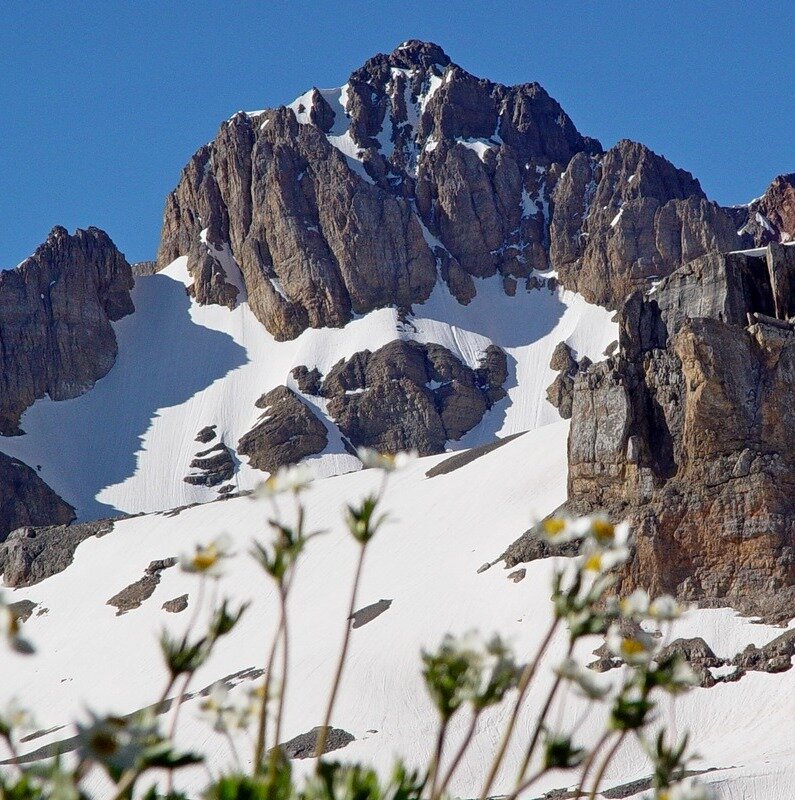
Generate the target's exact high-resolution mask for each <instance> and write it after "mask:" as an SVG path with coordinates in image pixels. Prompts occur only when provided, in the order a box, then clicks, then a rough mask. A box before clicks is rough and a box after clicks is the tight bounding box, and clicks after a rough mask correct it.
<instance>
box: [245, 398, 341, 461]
mask: <svg viewBox="0 0 795 800" xmlns="http://www.w3.org/2000/svg"><path fill="white" fill-rule="evenodd" d="M255 405H256V406H257V408H261V409H264V411H263V413H262V414H261V415H260V418H259V422H257V424H256V425H255V426H254V427H253V428H252V429H251V430H250V431H249V432H248V433H246V434H245V435H244V436H242V437H241V438H240V441H239V442H238V443H237V452H238V453H240V455H245V456H248V457H249V464H251V466H252V467H254V468H255V469H261V470H264V471H265V472H275V471H276V470H278V469H279V467H282V466H285V465H286V464H295V463H297V462H299V461H300V460H301V459H302V458H305V457H306V456H311V455H315V454H316V453H322V452H323V450H324V449H325V448H326V445H327V444H328V433H327V432H326V426H325V425H324V424H323V422H322V421H321V420H320V419H318V417H317V415H316V414H315V413H314V411H312V409H310V408H309V406H308V405H307V404H306V403H305V402H304V401H303V400H301V398H299V397H298V395H297V394H296V393H295V392H293V391H292V390H291V389H288V388H287V387H286V386H277V387H276V388H275V389H272V390H271V391H270V392H268V393H267V394H264V395H263V396H262V397H260V398H259V400H257V402H256V403H255Z"/></svg>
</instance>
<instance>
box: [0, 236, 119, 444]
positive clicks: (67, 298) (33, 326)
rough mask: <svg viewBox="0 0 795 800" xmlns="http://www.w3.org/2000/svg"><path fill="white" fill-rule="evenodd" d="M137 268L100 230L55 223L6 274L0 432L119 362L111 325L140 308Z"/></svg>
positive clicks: (0, 332)
mask: <svg viewBox="0 0 795 800" xmlns="http://www.w3.org/2000/svg"><path fill="white" fill-rule="evenodd" d="M132 286H133V277H132V273H131V269H130V265H129V264H128V263H127V261H126V260H125V258H124V256H123V255H122V254H121V253H120V252H119V251H118V250H117V249H116V246H115V245H114V244H113V242H112V241H111V240H110V238H109V237H108V235H107V234H106V233H104V232H103V231H101V230H98V229H97V228H89V229H88V230H79V229H78V230H77V231H75V233H74V235H69V233H67V231H66V230H65V229H64V228H60V227H57V228H53V230H52V232H51V233H50V235H49V236H48V237H47V241H46V242H45V243H44V244H42V245H41V246H40V247H39V248H38V249H37V250H36V252H35V253H34V254H33V255H32V256H31V257H30V258H27V259H25V261H23V262H22V263H21V264H20V265H19V266H18V267H17V268H16V269H13V270H7V271H4V272H0V434H2V435H4V436H8V435H12V434H17V433H19V432H20V430H19V418H20V416H21V415H22V412H23V411H24V410H25V409H26V408H27V407H28V406H30V405H31V404H32V403H33V402H34V401H35V400H36V399H38V398H40V397H43V396H44V395H45V394H47V395H49V396H50V397H51V398H52V399H53V400H66V399H69V398H72V397H77V396H78V395H80V394H83V393H84V392H86V391H88V390H89V389H90V388H91V387H92V386H93V385H94V383H95V382H96V381H97V380H99V378H101V377H103V376H104V375H105V374H106V373H107V372H108V371H109V370H110V368H111V367H112V366H113V364H114V362H115V359H116V351H117V346H116V336H115V335H114V333H113V328H112V326H111V324H110V323H111V322H112V321H114V320H118V319H121V318H122V317H124V316H125V315H127V314H131V313H132V312H133V311H134V308H133V304H132V300H131V299H130V289H132Z"/></svg>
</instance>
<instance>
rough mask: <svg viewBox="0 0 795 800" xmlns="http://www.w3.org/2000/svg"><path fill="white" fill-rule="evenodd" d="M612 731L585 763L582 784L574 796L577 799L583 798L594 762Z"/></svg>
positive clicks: (603, 735)
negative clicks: (586, 781)
mask: <svg viewBox="0 0 795 800" xmlns="http://www.w3.org/2000/svg"><path fill="white" fill-rule="evenodd" d="M612 734H613V732H612V731H605V732H604V733H603V734H602V736H601V738H600V739H599V741H598V742H597V743H596V744H595V745H594V747H593V750H591V752H590V754H589V755H588V759H587V760H586V762H585V765H584V766H583V768H582V777H581V778H580V783H579V785H578V786H577V793H576V794H575V795H574V797H575V798H579V797H582V796H583V794H584V791H583V790H584V789H585V779H586V778H587V777H588V773H589V772H590V771H591V767H592V766H593V762H594V761H595V760H596V756H597V754H598V753H599V751H600V750H601V749H602V748H603V747H604V746H605V744H606V743H607V740H608V739H609V738H610V737H611V736H612Z"/></svg>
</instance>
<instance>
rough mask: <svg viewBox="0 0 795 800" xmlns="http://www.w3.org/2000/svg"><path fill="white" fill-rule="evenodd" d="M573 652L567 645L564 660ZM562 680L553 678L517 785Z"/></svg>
mask: <svg viewBox="0 0 795 800" xmlns="http://www.w3.org/2000/svg"><path fill="white" fill-rule="evenodd" d="M573 650H574V642H573V641H572V642H570V643H569V649H568V650H567V651H566V658H567V659H568V658H570V657H571V653H572V651H573ZM562 680H563V678H562V677H561V675H560V674H558V675H556V676H555V682H554V683H553V684H552V689H550V692H549V694H548V695H547V699H546V702H545V703H544V707H543V709H542V710H541V714H540V715H539V717H538V721H537V722H536V727H535V730H534V731H533V736H532V738H531V739H530V744H529V745H528V747H527V753H526V754H525V757H524V761H523V762H522V767H521V769H520V770H519V777H518V778H517V780H516V783H517V785H519V784H521V783H522V781H523V780H524V776H525V773H526V772H527V768H528V767H529V766H530V759H531V758H532V757H533V752H534V751H535V749H536V745H537V744H538V740H539V738H540V736H541V731H542V730H543V727H544V722H545V721H546V718H547V715H548V714H549V709H550V708H551V707H552V701H553V700H554V699H555V695H556V694H557V691H558V688H559V687H560V684H561V681H562Z"/></svg>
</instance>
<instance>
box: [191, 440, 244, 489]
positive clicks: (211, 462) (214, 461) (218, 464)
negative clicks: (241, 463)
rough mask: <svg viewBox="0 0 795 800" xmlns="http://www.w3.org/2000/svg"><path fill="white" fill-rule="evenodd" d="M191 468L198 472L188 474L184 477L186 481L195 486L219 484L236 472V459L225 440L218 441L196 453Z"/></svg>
mask: <svg viewBox="0 0 795 800" xmlns="http://www.w3.org/2000/svg"><path fill="white" fill-rule="evenodd" d="M190 468H191V469H195V470H198V472H196V473H192V474H191V475H186V476H185V477H184V478H183V480H184V481H185V483H190V484H193V485H194V486H218V484H219V483H223V482H224V481H228V480H229V479H230V478H231V477H232V476H233V475H234V474H235V460H234V458H233V457H232V453H231V451H230V450H229V448H228V447H227V446H226V445H225V444H224V443H223V442H218V443H217V444H215V445H213V446H212V447H211V448H209V449H208V450H203V451H201V452H200V453H196V457H195V458H194V459H193V460H192V461H191V462H190Z"/></svg>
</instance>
